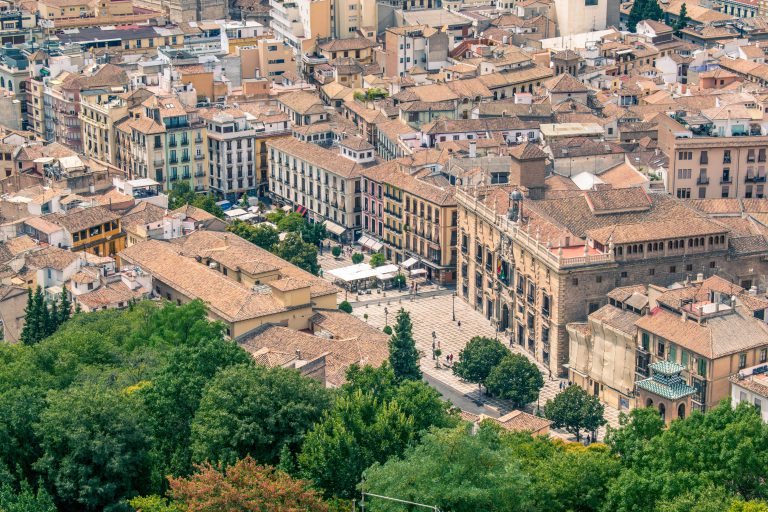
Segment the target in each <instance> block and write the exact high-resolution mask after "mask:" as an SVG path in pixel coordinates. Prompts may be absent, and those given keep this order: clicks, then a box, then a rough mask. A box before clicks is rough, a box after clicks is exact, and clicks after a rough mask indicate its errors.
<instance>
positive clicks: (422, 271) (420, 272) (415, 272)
mask: <svg viewBox="0 0 768 512" xmlns="http://www.w3.org/2000/svg"><path fill="white" fill-rule="evenodd" d="M426 273H427V270H426V269H423V268H417V269H416V270H411V276H420V275H424V274H426Z"/></svg>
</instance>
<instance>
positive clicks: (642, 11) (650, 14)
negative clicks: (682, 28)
mask: <svg viewBox="0 0 768 512" xmlns="http://www.w3.org/2000/svg"><path fill="white" fill-rule="evenodd" d="M663 17H664V12H663V11H662V10H661V7H659V4H658V2H657V1H656V0H635V2H634V3H633V4H632V9H631V10H630V11H629V17H628V19H627V30H629V31H630V32H636V31H637V24H638V23H639V22H640V21H642V20H653V21H661V20H662V18H663Z"/></svg>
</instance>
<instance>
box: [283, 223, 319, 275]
mask: <svg viewBox="0 0 768 512" xmlns="http://www.w3.org/2000/svg"><path fill="white" fill-rule="evenodd" d="M273 252H274V253H275V254H277V255H278V256H280V257H281V258H283V259H284V260H286V261H288V262H290V263H293V264H294V265H296V266H297V267H299V268H302V269H304V270H306V271H307V272H310V273H312V274H314V275H318V274H319V272H320V265H319V264H318V263H317V248H316V247H315V246H313V245H311V244H308V243H307V242H305V241H304V240H302V239H301V235H300V234H299V233H288V235H287V236H286V237H285V238H284V239H283V240H282V241H281V242H280V243H278V244H277V245H276V246H275V248H274V250H273Z"/></svg>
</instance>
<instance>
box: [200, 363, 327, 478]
mask: <svg viewBox="0 0 768 512" xmlns="http://www.w3.org/2000/svg"><path fill="white" fill-rule="evenodd" d="M330 405H331V400H330V395H329V393H328V391H327V390H326V389H325V388H324V387H322V386H321V385H320V384H319V383H318V382H317V381H315V380H312V379H307V378H305V377H302V376H301V375H300V374H299V373H298V372H296V371H294V370H288V369H285V368H280V367H277V368H266V367H263V366H256V367H254V366H250V365H241V366H232V367H229V368H225V369H223V370H221V371H220V372H218V373H217V374H216V376H215V377H214V378H213V380H212V381H211V382H210V383H209V384H208V385H207V386H206V387H205V390H204V391H203V395H202V397H201V399H200V407H199V408H198V410H197V412H196V413H195V418H194V420H193V421H192V437H191V444H192V458H193V461H195V462H203V461H211V462H218V463H223V464H226V465H232V464H235V463H236V462H237V460H238V459H241V458H243V457H245V456H246V455H247V456H251V457H253V458H254V459H255V460H256V461H258V462H260V463H266V464H276V463H277V462H278V461H279V460H280V452H281V450H282V448H283V447H288V448H290V449H293V450H295V449H297V448H298V446H299V445H300V443H301V441H302V439H303V437H304V433H305V431H306V430H307V429H308V428H309V427H310V426H311V425H312V424H314V423H316V422H317V421H318V420H319V419H320V417H321V415H322V413H323V411H325V410H326V409H328V408H329V407H330Z"/></svg>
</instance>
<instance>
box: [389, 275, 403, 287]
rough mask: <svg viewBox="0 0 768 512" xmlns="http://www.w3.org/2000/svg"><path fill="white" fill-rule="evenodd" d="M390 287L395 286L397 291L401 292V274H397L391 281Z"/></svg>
mask: <svg viewBox="0 0 768 512" xmlns="http://www.w3.org/2000/svg"><path fill="white" fill-rule="evenodd" d="M392 286H396V287H397V289H398V290H402V289H403V286H405V276H404V275H403V274H397V275H396V276H395V277H394V279H392Z"/></svg>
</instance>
